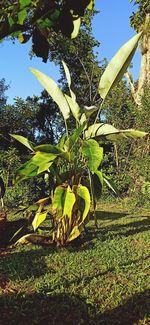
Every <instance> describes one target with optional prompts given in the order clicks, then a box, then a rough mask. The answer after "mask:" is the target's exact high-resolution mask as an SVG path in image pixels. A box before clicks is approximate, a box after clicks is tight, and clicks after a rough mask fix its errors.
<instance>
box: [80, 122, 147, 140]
mask: <svg viewBox="0 0 150 325" xmlns="http://www.w3.org/2000/svg"><path fill="white" fill-rule="evenodd" d="M145 135H147V133H146V132H143V131H139V130H134V129H128V130H118V129H116V128H115V127H114V126H113V125H109V124H104V123H96V124H93V125H91V126H90V127H89V128H88V129H87V130H86V131H85V138H86V139H88V138H95V137H104V138H105V139H107V140H112V141H117V140H120V139H125V138H142V137H144V136H145Z"/></svg>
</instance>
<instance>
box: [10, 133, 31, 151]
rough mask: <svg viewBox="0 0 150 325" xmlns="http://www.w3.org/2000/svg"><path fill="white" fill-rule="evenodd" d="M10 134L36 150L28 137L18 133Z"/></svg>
mask: <svg viewBox="0 0 150 325" xmlns="http://www.w3.org/2000/svg"><path fill="white" fill-rule="evenodd" d="M10 136H11V137H13V138H14V139H15V140H17V141H19V142H20V143H22V144H23V145H24V146H26V147H27V148H28V149H30V150H31V151H34V146H33V145H32V143H31V142H30V141H29V140H28V139H27V138H25V137H23V136H22V135H17V134H10Z"/></svg>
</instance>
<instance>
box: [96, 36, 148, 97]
mask: <svg viewBox="0 0 150 325" xmlns="http://www.w3.org/2000/svg"><path fill="white" fill-rule="evenodd" d="M141 35H142V33H139V34H137V35H135V36H134V37H132V38H131V39H130V40H129V41H128V42H127V43H125V44H124V45H123V46H122V47H121V48H120V49H119V51H118V52H117V53H116V55H115V56H114V57H113V58H112V60H111V61H110V62H109V64H108V66H107V68H106V70H105V71H104V73H103V75H102V77H101V79H100V83H99V88H98V90H99V94H100V96H101V98H103V99H104V98H105V97H106V96H107V94H108V92H109V91H110V90H111V88H112V87H114V86H115V85H116V84H117V83H118V82H119V81H120V80H121V78H122V77H123V75H124V73H125V72H126V70H127V67H128V66H129V64H130V62H131V60H132V58H133V55H134V53H135V50H136V47H137V45H138V41H139V39H140V37H141Z"/></svg>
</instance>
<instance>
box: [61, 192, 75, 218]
mask: <svg viewBox="0 0 150 325" xmlns="http://www.w3.org/2000/svg"><path fill="white" fill-rule="evenodd" d="M75 201H76V198H75V195H74V193H73V192H72V190H71V188H70V186H68V187H67V189H66V193H65V199H64V207H63V216H67V217H68V218H71V216H72V209H73V206H74V203H75Z"/></svg>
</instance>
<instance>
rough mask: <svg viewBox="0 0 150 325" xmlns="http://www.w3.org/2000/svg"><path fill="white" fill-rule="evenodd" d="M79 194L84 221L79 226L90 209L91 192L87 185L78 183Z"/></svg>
mask: <svg viewBox="0 0 150 325" xmlns="http://www.w3.org/2000/svg"><path fill="white" fill-rule="evenodd" d="M77 195H78V198H79V209H80V211H81V217H82V221H81V223H80V224H79V226H80V225H81V224H82V223H83V222H84V221H85V219H86V217H87V215H88V212H89V210H90V193H89V190H88V188H87V187H86V186H83V185H81V184H80V185H78V187H77ZM82 203H83V204H82Z"/></svg>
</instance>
